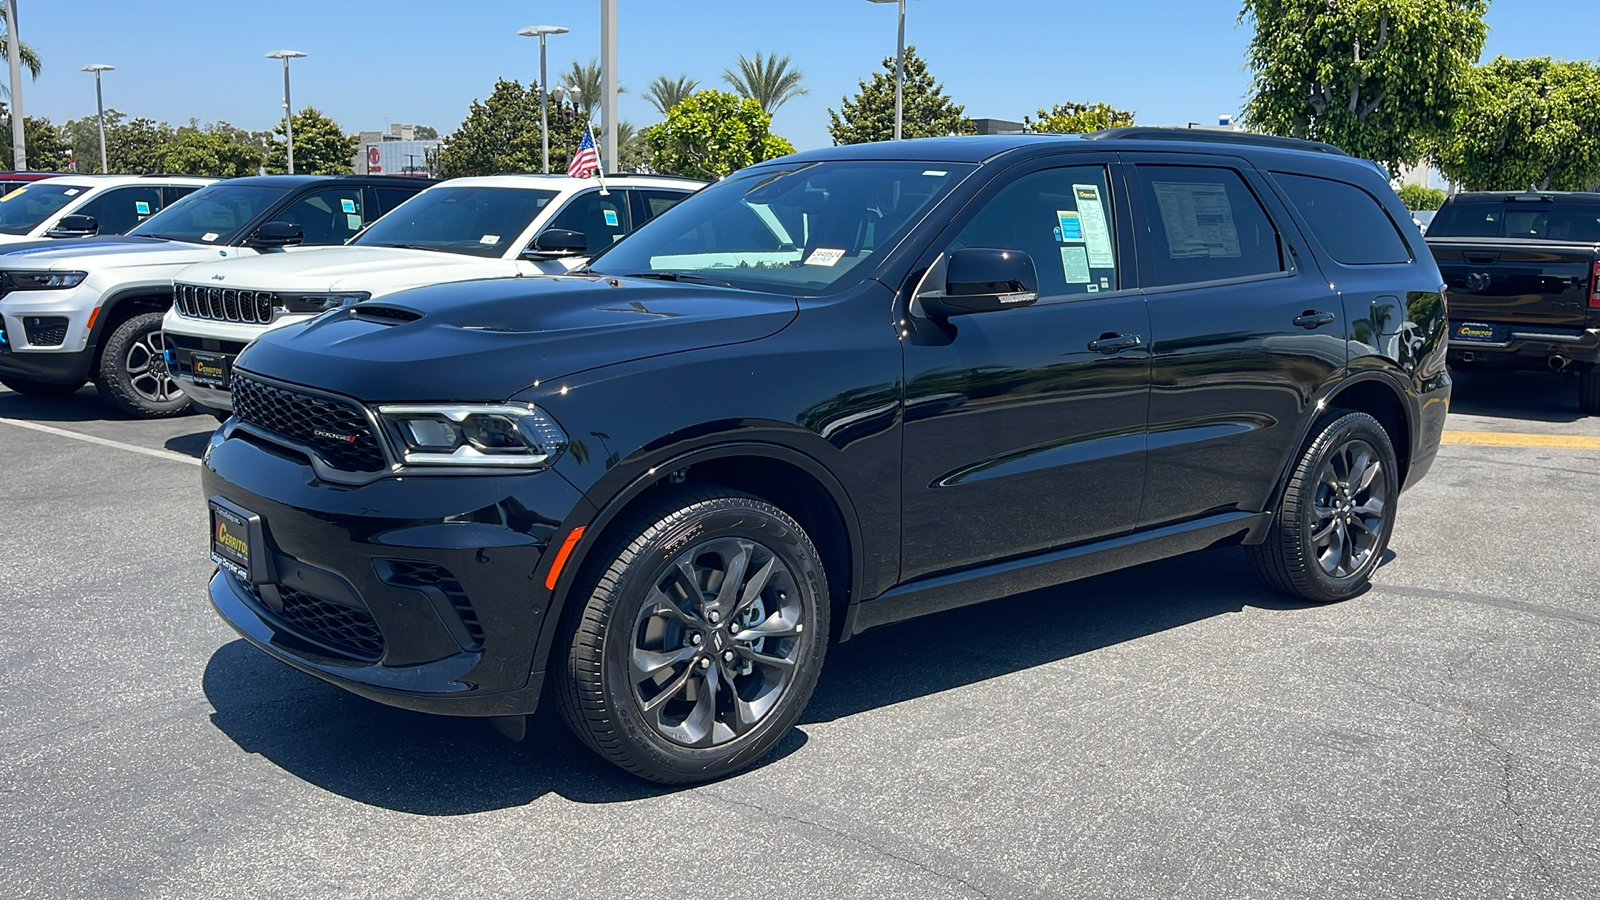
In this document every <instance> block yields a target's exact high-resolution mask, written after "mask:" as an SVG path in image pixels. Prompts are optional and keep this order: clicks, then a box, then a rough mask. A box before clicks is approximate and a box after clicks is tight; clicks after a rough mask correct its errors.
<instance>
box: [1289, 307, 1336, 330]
mask: <svg viewBox="0 0 1600 900" xmlns="http://www.w3.org/2000/svg"><path fill="white" fill-rule="evenodd" d="M1338 318H1339V317H1338V316H1336V315H1334V314H1333V313H1331V312H1317V311H1316V310H1314V309H1308V310H1306V311H1305V312H1304V313H1303V314H1301V315H1298V316H1295V317H1294V323H1295V324H1296V325H1299V326H1300V327H1301V328H1307V329H1309V328H1321V327H1322V326H1324V325H1331V324H1333V322H1334V321H1335V320H1337V319H1338Z"/></svg>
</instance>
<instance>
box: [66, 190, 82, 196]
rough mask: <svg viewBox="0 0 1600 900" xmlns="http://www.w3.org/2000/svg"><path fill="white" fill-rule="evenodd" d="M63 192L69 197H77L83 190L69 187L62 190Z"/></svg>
mask: <svg viewBox="0 0 1600 900" xmlns="http://www.w3.org/2000/svg"><path fill="white" fill-rule="evenodd" d="M62 193H63V194H66V195H67V196H68V197H76V196H78V194H80V193H82V192H81V191H79V190H78V189H77V188H67V189H66V190H64V191H62Z"/></svg>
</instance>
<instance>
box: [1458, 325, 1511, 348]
mask: <svg viewBox="0 0 1600 900" xmlns="http://www.w3.org/2000/svg"><path fill="white" fill-rule="evenodd" d="M1450 337H1451V338H1452V339H1453V340H1457V341H1481V342H1483V343H1488V344H1500V343H1504V342H1505V339H1506V329H1505V326H1504V325H1485V324H1484V323H1482V322H1461V323H1459V324H1458V325H1456V327H1455V331H1453V332H1451V334H1450Z"/></svg>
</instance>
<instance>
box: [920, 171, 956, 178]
mask: <svg viewBox="0 0 1600 900" xmlns="http://www.w3.org/2000/svg"><path fill="white" fill-rule="evenodd" d="M922 174H923V175H926V176H927V177H929V178H943V177H945V176H946V175H949V174H950V173H949V172H946V171H945V170H943V169H929V170H928V171H926V172H923V173H922Z"/></svg>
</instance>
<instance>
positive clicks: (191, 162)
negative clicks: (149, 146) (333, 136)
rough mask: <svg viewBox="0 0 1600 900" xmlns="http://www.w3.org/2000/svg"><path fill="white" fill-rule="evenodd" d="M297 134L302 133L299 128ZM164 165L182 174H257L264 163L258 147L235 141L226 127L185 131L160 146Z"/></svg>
mask: <svg viewBox="0 0 1600 900" xmlns="http://www.w3.org/2000/svg"><path fill="white" fill-rule="evenodd" d="M295 136H296V138H297V139H298V137H299V134H298V132H296V135H295ZM160 160H161V169H162V171H166V172H173V173H178V174H183V175H217V176H220V177H223V178H237V177H240V176H243V175H254V174H256V171H257V170H258V169H259V168H260V167H261V160H262V153H261V150H260V149H259V148H257V147H253V146H251V145H249V144H243V143H239V142H238V141H235V140H234V139H233V137H232V135H230V134H228V133H227V132H225V131H221V130H216V129H208V130H205V131H186V132H184V133H182V134H180V135H178V137H177V139H176V140H174V141H172V142H171V143H169V144H167V145H166V146H165V147H163V148H162V150H161V156H160ZM299 164H300V154H299V143H298V140H297V141H296V145H295V167H296V168H299Z"/></svg>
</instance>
